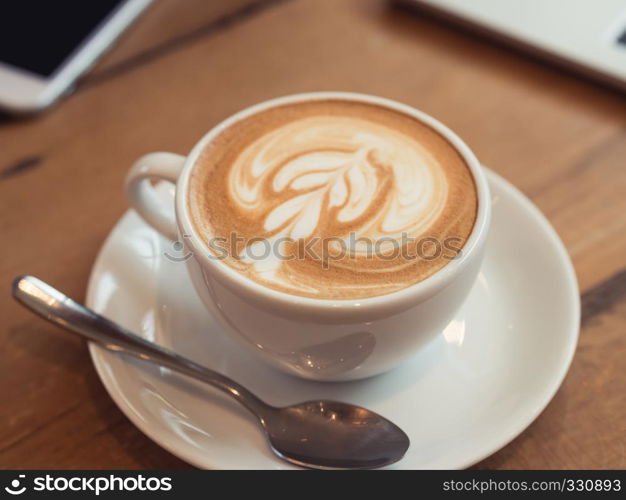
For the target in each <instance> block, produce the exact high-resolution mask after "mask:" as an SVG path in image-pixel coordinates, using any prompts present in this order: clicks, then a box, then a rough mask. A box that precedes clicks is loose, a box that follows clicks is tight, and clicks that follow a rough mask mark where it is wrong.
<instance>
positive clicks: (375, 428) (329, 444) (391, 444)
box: [263, 400, 409, 469]
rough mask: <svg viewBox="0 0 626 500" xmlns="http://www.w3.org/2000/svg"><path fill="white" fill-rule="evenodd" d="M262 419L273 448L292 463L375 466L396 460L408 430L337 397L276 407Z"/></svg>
mask: <svg viewBox="0 0 626 500" xmlns="http://www.w3.org/2000/svg"><path fill="white" fill-rule="evenodd" d="M271 416H272V418H268V419H267V420H265V421H264V423H263V425H264V427H265V431H266V432H267V436H268V439H269V442H270V445H271V447H272V449H273V450H274V452H275V453H276V454H277V455H279V456H281V457H282V458H284V459H285V460H287V461H289V462H291V463H294V464H296V465H300V466H305V467H308V466H309V464H312V463H315V464H316V467H317V468H320V469H355V468H357V469H374V468H378V467H384V466H386V465H389V464H392V463H394V462H396V461H398V460H399V459H400V458H401V457H402V456H403V455H404V454H405V453H406V451H407V449H408V447H409V438H408V436H407V435H406V434H405V433H404V432H403V431H402V429H400V428H399V427H398V426H397V425H395V424H394V423H392V422H390V421H389V420H387V419H386V418H384V417H382V416H380V415H378V414H377V413H374V412H373V411H370V410H366V409H365V408H361V407H359V406H354V405H350V404H346V403H341V402H338V401H327V400H319V401H307V402H304V403H300V404H295V405H293V406H288V407H285V408H276V409H275V410H274V411H273V413H272V415H271Z"/></svg>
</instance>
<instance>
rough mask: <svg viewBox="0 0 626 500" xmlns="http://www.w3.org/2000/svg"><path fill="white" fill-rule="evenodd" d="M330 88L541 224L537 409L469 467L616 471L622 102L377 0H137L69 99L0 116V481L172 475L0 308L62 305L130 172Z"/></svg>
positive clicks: (624, 393)
mask: <svg viewBox="0 0 626 500" xmlns="http://www.w3.org/2000/svg"><path fill="white" fill-rule="evenodd" d="M311 90H348V91H358V92H366V93H370V94H377V95H381V96H384V97H389V98H392V99H397V100H400V101H404V102H406V103H408V104H411V105H413V106H415V107H417V108H420V109H422V110H424V111H426V112H428V113H430V114H432V115H434V116H436V117H437V118H439V119H440V120H442V121H443V122H444V123H446V124H448V125H449V126H450V127H451V128H452V129H454V130H455V131H456V132H458V133H459V135H460V136H461V137H463V138H464V139H465V140H466V141H467V142H468V144H469V145H470V147H471V148H472V149H473V150H474V151H475V152H476V154H477V156H478V157H479V159H481V161H482V162H483V163H484V164H486V165H488V166H490V167H491V168H492V169H493V170H495V171H496V172H498V173H500V174H501V175H503V176H504V177H505V178H507V179H508V180H510V181H511V182H513V183H514V184H515V185H517V186H518V187H519V188H520V189H521V190H522V191H524V192H525V193H526V194H527V195H528V196H529V197H530V198H531V199H532V200H533V201H534V202H535V203H536V204H537V205H538V206H539V207H540V208H541V210H543V211H544V213H545V214H546V215H547V217H548V219H549V220H550V221H551V222H552V224H553V225H554V227H555V228H556V230H557V231H558V232H559V234H560V235H561V237H562V239H563V241H564V242H565V245H566V246H567V248H568V250H569V252H570V255H571V257H572V259H573V262H574V265H575V268H576V272H577V275H578V279H579V284H580V288H581V290H582V297H583V322H582V330H581V337H580V343H579V346H578V350H577V352H576V356H575V359H574V362H573V365H572V367H571V370H570V372H569V374H568V376H567V378H566V380H565V382H564V384H563V386H562V388H561V389H560V390H559V392H558V393H557V395H556V397H555V398H554V400H553V401H552V402H551V403H550V405H549V406H548V407H547V409H546V410H545V411H544V412H543V413H542V414H541V415H540V416H539V418H538V419H537V420H536V421H535V422H534V423H533V424H532V425H531V426H530V427H529V428H528V429H527V430H526V431H525V432H524V433H522V434H521V435H520V436H519V437H518V438H517V439H515V440H514V441H513V442H512V443H511V444H509V445H508V446H506V447H505V448H504V449H502V450H501V451H499V452H497V453H496V454H494V455H493V456H491V457H489V458H488V459H486V460H485V461H483V462H481V463H480V464H478V465H477V467H480V468H592V469H596V468H626V361H625V360H626V195H625V193H626V100H625V99H624V96H623V95H620V94H619V93H616V92H614V91H611V90H609V89H606V88H603V87H601V86H599V85H596V84H593V83H590V82H587V81H585V80H583V79H580V78H577V77H574V76H572V75H569V74H567V73H564V72H562V71H560V70H557V69H554V68H552V67H550V66H547V65H545V64H543V63H541V62H538V61H535V60H533V59H531V58H528V57H525V56H523V55H520V54H517V53H515V52H512V51H510V50H508V49H506V48H504V47H500V46H498V45H496V44H493V43H492V42H490V41H488V40H484V39H482V38H480V37H478V36H474V35H472V34H468V33H466V32H462V31H459V30H456V29H452V28H451V27H450V26H448V25H446V24H444V23H442V22H440V21H437V20H434V19H431V18H429V17H427V16H425V15H420V14H415V13H409V12H407V11H405V10H402V9H399V8H397V7H393V6H391V5H390V4H389V3H388V2H387V1H384V0H340V1H338V0H285V1H277V0H275V1H269V2H259V1H254V0H237V1H227V0H221V1H214V2H205V1H201V0H186V1H184V2H180V1H174V0H157V1H156V2H155V4H154V5H153V6H152V7H151V8H150V9H149V10H148V11H147V12H146V13H145V15H143V16H142V17H141V18H140V19H139V20H138V21H137V23H136V24H135V25H134V26H133V27H132V28H131V29H130V30H129V32H128V33H127V34H125V35H124V36H123V38H122V39H121V40H120V41H119V42H118V43H117V44H116V46H115V47H114V48H113V49H112V50H111V51H110V53H109V54H108V55H107V56H106V57H105V58H104V59H103V60H102V61H101V62H100V64H98V65H97V66H96V67H95V68H94V70H93V71H92V72H91V73H89V74H88V75H86V76H85V77H84V78H83V79H82V80H81V81H80V82H79V83H78V85H77V87H76V89H75V92H74V93H73V95H71V96H69V97H67V98H66V99H65V100H64V101H63V102H62V103H60V104H59V105H58V106H56V107H54V108H53V109H51V110H49V111H48V112H46V113H45V114H42V115H40V116H37V117H32V118H28V119H21V120H13V119H9V118H6V117H4V118H2V119H0V207H1V213H0V231H1V232H0V234H1V235H2V259H1V260H0V278H1V279H0V283H2V284H3V285H2V286H3V287H4V291H3V292H2V293H1V294H0V307H1V315H0V322H1V326H2V328H1V331H0V349H1V355H2V363H1V364H0V387H1V389H2V390H1V394H2V405H0V423H1V425H0V467H2V468H38V467H52V468H65V467H77V468H87V467H92V468H111V467H115V468H159V469H173V468H186V467H188V465H186V464H185V463H183V462H181V461H180V460H178V459H177V458H175V457H174V456H172V455H170V454H169V453H167V452H166V451H164V450H162V449H161V448H159V447H158V446H157V445H156V444H154V443H153V442H152V441H150V440H149V439H148V438H146V437H145V436H144V435H143V434H141V433H140V432H139V431H138V430H137V429H136V428H135V427H134V426H133V425H132V424H131V423H130V422H129V421H128V420H127V419H126V418H125V417H124V415H123V414H122V413H121V412H120V411H119V410H118V409H117V407H116V406H115V404H114V403H113V402H112V401H111V399H110V398H109V397H108V395H107V394H106V392H105V390H104V388H103V387H102V385H101V384H100V382H99V380H98V377H97V376H96V374H95V371H94V369H93V367H92V365H91V362H90V359H89V356H88V353H87V350H86V346H85V344H84V343H83V342H81V341H80V340H77V339H73V338H71V337H69V336H67V335H65V334H61V333H59V332H58V331H55V329H54V328H53V327H51V326H50V327H49V326H47V325H46V324H44V322H42V321H41V320H40V319H38V318H36V317H34V316H32V315H30V314H28V313H27V312H26V311H24V310H23V309H21V308H20V307H19V306H17V305H16V304H15V303H13V301H12V299H11V298H10V294H9V287H10V283H11V280H12V278H13V277H14V276H16V275H18V274H21V273H29V274H34V275H37V276H39V277H41V278H43V279H45V280H47V281H50V282H51V283H53V284H54V285H55V286H57V287H58V288H60V289H61V290H64V291H66V292H67V293H69V294H70V295H73V296H75V297H77V298H78V299H82V298H83V297H84V292H85V288H86V284H87V279H88V276H89V272H90V269H91V266H92V264H93V261H94V258H95V256H96V254H97V252H98V250H99V248H100V245H101V244H102V242H103V241H104V239H105V238H106V236H107V234H108V232H109V231H110V229H111V227H112V226H113V225H114V224H115V223H116V221H117V220H118V218H119V217H120V216H121V215H122V214H123V213H124V211H125V210H126V209H127V202H126V200H125V199H124V196H123V193H122V182H123V179H124V176H125V174H126V171H127V169H128V167H129V166H130V164H131V163H132V162H133V161H134V160H135V159H136V158H137V157H138V156H140V155H142V154H143V153H146V152H150V151H155V150H165V151H173V152H179V153H183V154H184V153H185V152H187V151H188V150H189V149H190V147H191V146H192V145H193V144H194V143H195V141H196V140H197V139H198V138H200V137H201V136H202V135H203V133H204V132H205V131H207V130H208V129H209V128H210V127H211V126H212V125H214V124H216V123H217V122H218V121H220V120H222V119H223V118H225V117H227V116H228V115H230V114H232V113H233V112H235V111H237V110H239V109H241V108H243V107H246V106H248V105H251V104H253V103H256V102H259V101H261V100H264V99H268V98H271V97H275V96H279V95H283V94H290V93H296V92H303V91H311Z"/></svg>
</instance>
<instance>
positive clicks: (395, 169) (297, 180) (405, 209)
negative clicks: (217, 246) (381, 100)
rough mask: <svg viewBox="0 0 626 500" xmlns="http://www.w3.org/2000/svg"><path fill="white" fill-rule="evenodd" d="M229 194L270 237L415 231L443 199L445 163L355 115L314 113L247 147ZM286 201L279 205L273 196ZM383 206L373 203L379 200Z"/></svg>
mask: <svg viewBox="0 0 626 500" xmlns="http://www.w3.org/2000/svg"><path fill="white" fill-rule="evenodd" d="M228 194H229V196H230V198H231V200H232V201H233V202H234V204H235V206H236V208H237V209H239V210H240V211H241V212H242V213H244V214H245V213H248V214H249V215H250V216H251V217H253V218H254V217H255V216H258V215H259V214H260V215H262V217H261V219H260V220H259V222H260V223H261V224H262V228H263V230H264V232H265V233H266V234H267V235H272V234H274V233H279V234H280V235H281V236H288V237H290V238H293V239H299V238H308V237H311V236H313V235H317V236H328V235H332V236H345V235H342V234H341V229H342V228H348V227H349V228H350V230H352V231H355V233H356V234H357V238H363V237H369V238H371V239H372V240H377V239H380V238H382V237H388V238H394V239H398V240H399V239H400V237H401V233H402V232H406V233H408V234H409V235H410V236H418V235H419V234H421V233H422V232H424V231H426V230H427V229H428V228H429V227H430V226H431V225H432V224H433V222H434V221H436V220H437V218H438V217H439V215H440V214H441V211H442V209H443V207H444V205H445V202H446V196H447V182H446V179H445V176H444V174H443V171H442V169H441V167H440V166H439V165H438V163H437V161H436V160H435V159H434V158H433V156H432V155H431V154H430V153H429V152H428V151H427V150H426V149H424V148H423V147H422V146H421V145H420V144H419V143H418V142H416V141H414V140H413V139H411V138H410V137H408V136H406V135H404V134H402V133H399V132H396V131H394V130H392V129H389V128H388V127H385V126H381V125H378V124H376V123H372V122H369V121H366V120H362V119H358V118H351V117H329V116H313V117H306V118H303V119H302V120H298V121H296V122H293V123H289V124H287V125H284V126H283V127H280V128H279V129H277V130H274V131H272V132H270V133H268V134H266V135H264V136H262V137H260V138H259V139H257V140H256V141H254V142H253V143H252V144H250V145H249V146H248V147H247V148H246V149H245V150H244V151H243V152H242V154H241V155H240V156H239V157H238V158H237V160H236V161H235V163H234V164H233V166H232V168H231V170H230V172H229V176H228ZM277 197H279V198H280V199H283V198H286V199H285V201H282V202H281V203H279V204H276V203H275V200H276V199H277ZM376 201H380V203H381V205H380V206H376V205H375V202H376Z"/></svg>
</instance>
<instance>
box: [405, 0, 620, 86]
mask: <svg viewBox="0 0 626 500" xmlns="http://www.w3.org/2000/svg"><path fill="white" fill-rule="evenodd" d="M401 3H404V4H407V5H414V6H416V7H420V8H423V9H426V10H429V11H432V12H434V13H436V14H439V15H442V16H444V17H446V18H449V19H450V20H453V21H457V22H461V23H463V24H465V25H467V26H470V27H473V28H477V29H479V30H481V31H483V32H485V33H487V34H489V35H493V36H495V37H498V38H500V39H502V40H504V41H507V42H509V43H512V44H514V45H516V46H518V47H521V48H524V49H528V50H531V51H533V52H534V53H536V54H539V55H541V56H543V57H546V58H548V59H549V60H552V61H554V62H558V63H560V64H563V65H566V66H568V67H569V68H571V69H575V70H578V71H582V72H584V73H586V74H587V75H589V76H592V77H594V78H598V79H600V80H602V81H604V82H605V83H609V84H611V85H614V86H617V87H618V88H620V89H622V90H626V0H403V1H402V2H401Z"/></svg>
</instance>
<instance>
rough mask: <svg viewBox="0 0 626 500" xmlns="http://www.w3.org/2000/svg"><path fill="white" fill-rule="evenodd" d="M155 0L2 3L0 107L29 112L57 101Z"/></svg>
mask: <svg viewBox="0 0 626 500" xmlns="http://www.w3.org/2000/svg"><path fill="white" fill-rule="evenodd" d="M150 2H151V0H89V1H87V0H54V1H48V0H11V1H7V2H2V3H0V108H2V109H3V110H4V111H6V112H9V113H29V112H33V111H38V110H41V109H43V108H45V107H46V106H49V105H50V104H52V103H53V102H54V101H55V100H56V99H57V98H58V97H59V96H60V95H62V94H63V93H64V92H66V91H67V90H68V89H69V88H70V87H71V85H72V84H73V82H74V81H75V80H76V78H77V77H78V76H79V75H80V74H81V73H83V72H84V71H86V70H87V69H88V68H89V67H90V66H91V65H92V64H93V63H94V61H95V60H96V58H97V57H98V56H99V55H100V54H102V53H103V52H104V51H105V50H106V48H107V47H108V46H109V45H110V44H111V43H112V42H113V40H114V39H115V38H116V37H117V36H118V35H119V34H120V33H121V32H122V31H123V30H124V28H126V27H127V26H128V25H129V24H130V23H131V22H132V21H133V20H134V19H135V18H136V17H137V16H138V15H139V14H140V13H141V11H143V10H144V9H145V8H146V7H147V6H148V5H149V3H150Z"/></svg>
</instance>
